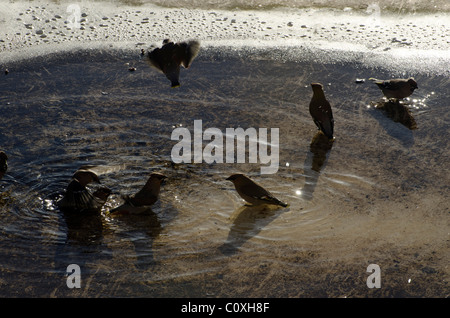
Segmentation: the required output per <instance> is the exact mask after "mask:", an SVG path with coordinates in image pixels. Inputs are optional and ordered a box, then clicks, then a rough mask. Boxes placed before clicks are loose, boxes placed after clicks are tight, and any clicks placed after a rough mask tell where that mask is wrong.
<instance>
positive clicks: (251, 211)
mask: <svg viewBox="0 0 450 318" xmlns="http://www.w3.org/2000/svg"><path fill="white" fill-rule="evenodd" d="M286 210H289V209H282V208H280V207H276V206H271V205H262V206H250V205H243V206H241V207H240V208H238V209H237V210H236V211H234V212H233V215H232V216H231V217H230V218H231V219H232V220H233V224H232V225H231V227H230V232H229V233H228V237H227V240H226V242H225V243H224V244H223V245H222V246H220V247H219V250H220V251H221V252H222V253H223V254H224V255H232V254H234V253H236V252H237V251H238V250H239V247H240V246H242V245H243V244H244V243H245V242H246V241H247V240H249V239H251V238H252V237H254V236H255V235H257V234H258V233H259V232H260V231H261V229H262V228H264V227H265V226H267V224H269V223H270V222H271V221H273V220H274V219H275V218H276V217H277V216H279V214H281V213H283V212H284V211H286Z"/></svg>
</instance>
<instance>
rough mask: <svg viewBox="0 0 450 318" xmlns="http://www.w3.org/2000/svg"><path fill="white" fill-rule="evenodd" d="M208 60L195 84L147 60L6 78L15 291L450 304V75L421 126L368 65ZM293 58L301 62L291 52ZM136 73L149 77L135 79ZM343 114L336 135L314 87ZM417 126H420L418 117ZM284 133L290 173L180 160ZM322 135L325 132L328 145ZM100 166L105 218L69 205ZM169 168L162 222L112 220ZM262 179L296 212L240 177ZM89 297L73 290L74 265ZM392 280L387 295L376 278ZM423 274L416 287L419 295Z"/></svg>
mask: <svg viewBox="0 0 450 318" xmlns="http://www.w3.org/2000/svg"><path fill="white" fill-rule="evenodd" d="M283 50H284V49H282V48H280V49H278V50H273V49H240V50H239V49H235V48H233V49H226V48H205V49H203V50H202V51H201V54H200V55H199V56H198V58H197V59H196V60H195V62H194V63H193V65H192V68H191V69H189V70H182V73H181V84H182V86H181V87H180V88H178V89H171V88H170V85H169V82H168V81H167V79H166V78H165V77H164V76H163V75H161V74H159V73H157V72H155V71H153V70H151V69H150V68H149V67H148V66H147V65H146V64H144V62H143V61H142V60H141V59H140V56H139V49H136V50H126V51H123V50H117V51H116V50H105V51H102V50H100V51H98V50H83V51H75V52H70V53H61V54H55V55H49V56H46V57H39V58H36V59H29V60H24V61H22V62H21V63H16V64H14V65H13V66H10V73H9V74H8V75H3V76H2V79H1V82H0V90H1V92H2V93H1V95H0V96H1V97H0V103H1V105H2V106H1V107H2V113H3V115H2V119H1V123H2V130H1V134H0V144H1V147H2V149H4V150H5V151H6V152H7V153H8V156H9V161H8V162H9V170H8V173H7V175H6V176H5V177H4V178H3V180H2V181H1V190H2V193H1V206H0V211H1V212H0V218H1V222H0V224H1V225H0V230H1V232H2V233H1V236H0V237H1V239H0V255H1V256H0V258H1V259H2V263H1V270H0V275H1V276H0V284H1V286H2V288H1V289H0V290H1V294H2V295H3V296H41V297H42V296H43V297H53V296H56V297H61V296H88V297H91V296H97V297H106V296H144V297H161V296H165V297H235V296H238V297H239V296H240V297H299V296H300V297H315V296H329V297H342V296H375V297H376V296H419V297H427V296H431V297H441V296H445V295H448V274H449V273H448V266H447V264H448V255H449V254H448V225H449V224H448V216H449V207H448V200H447V197H448V184H449V182H448V181H449V178H448V176H449V175H448V163H447V161H448V160H447V158H448V154H449V153H448V149H449V148H448V140H447V138H445V135H446V134H447V133H448V120H449V118H448V113H447V112H446V111H445V109H446V107H447V106H448V103H446V101H447V100H448V99H449V97H450V96H449V92H450V91H449V89H448V88H449V87H450V82H449V80H448V77H446V76H442V75H436V74H423V73H420V72H412V73H409V74H406V75H407V76H414V77H415V78H416V80H417V82H418V83H419V90H417V91H415V92H414V94H413V95H412V98H411V99H409V100H408V101H406V103H407V105H406V108H407V114H409V115H408V116H412V118H413V120H414V122H415V124H416V126H415V127H411V126H410V127H407V125H406V126H405V125H404V124H402V123H401V122H398V120H399V119H393V118H390V117H389V116H388V114H386V113H385V112H383V111H382V110H381V109H376V108H375V106H374V104H373V103H376V102H379V101H380V100H381V97H382V96H381V92H380V91H379V90H378V88H377V87H376V86H375V85H373V84H371V83H370V82H368V81H366V82H364V83H356V81H355V80H356V78H364V79H366V80H367V79H368V78H369V77H373V76H376V77H379V78H389V77H390V76H392V75H393V74H392V72H389V71H387V70H385V69H382V68H375V67H367V66H365V65H364V64H363V63H347V62H336V63H307V62H304V61H301V60H292V59H283V58H279V57H280V56H286V55H288V54H287V53H288V51H283ZM289 52H290V54H291V53H292V51H289ZM130 66H134V67H136V71H134V72H130V71H129V70H128V68H129V67H130ZM315 81H320V82H322V83H323V84H324V85H325V94H326V96H327V98H328V99H329V100H330V102H331V103H332V106H333V112H334V117H335V121H336V126H335V127H336V128H335V131H336V133H335V135H336V140H335V142H334V143H333V145H332V147H331V148H330V147H328V148H327V147H324V146H323V144H320V142H319V143H318V144H316V143H312V142H313V140H314V138H315V136H316V133H317V130H316V128H315V126H314V123H313V122H312V120H311V118H310V115H309V112H308V104H309V100H310V98H311V95H312V91H311V88H310V86H309V84H310V83H311V82H315ZM408 118H409V119H411V117H408ZM195 119H201V120H202V121H203V129H206V128H210V127H215V128H219V129H220V130H221V131H223V132H225V129H226V128H237V127H242V128H244V129H246V128H249V127H256V128H279V129H280V167H279V170H278V172H277V173H276V174H273V175H260V164H227V163H224V164H211V165H208V164H206V163H202V164H195V163H192V164H173V163H172V160H171V157H170V154H171V149H172V147H173V146H174V144H175V143H176V142H175V141H172V140H171V139H170V138H171V133H172V131H173V130H174V129H175V127H187V128H189V129H190V130H191V131H192V129H193V121H194V120H195ZM316 137H317V136H316ZM83 164H94V165H101V166H105V167H106V170H105V171H106V172H105V173H104V174H102V175H101V177H100V178H101V181H102V183H103V184H104V185H106V186H108V187H110V188H111V189H112V190H113V191H114V194H113V195H112V196H111V197H110V199H109V200H108V202H107V204H106V206H105V208H104V210H103V211H102V214H101V215H99V216H96V217H92V218H90V219H89V220H87V219H83V220H77V219H75V220H74V219H68V218H65V216H64V215H63V214H62V213H61V212H60V211H59V210H58V209H57V208H56V206H55V201H56V200H57V199H58V198H59V197H60V196H61V194H62V193H63V191H64V189H65V187H66V185H67V183H68V182H69V179H70V177H71V175H72V173H73V172H74V171H75V170H76V169H77V168H78V167H79V166H81V165H83ZM152 171H162V172H164V173H165V174H166V175H167V176H168V177H169V178H168V180H167V182H166V184H165V185H164V186H163V188H162V191H161V197H160V200H159V201H158V202H157V203H156V204H155V206H154V207H153V209H152V211H151V212H149V213H148V214H145V215H139V216H133V217H126V216H122V217H112V216H110V215H109V214H108V211H109V209H111V208H113V207H115V206H117V205H118V204H119V203H120V197H119V193H125V194H131V193H133V192H134V191H137V190H138V189H139V188H140V187H141V186H142V185H143V184H144V182H145V180H146V178H147V176H148V175H149V173H150V172H152ZM236 171H240V172H244V173H246V174H248V175H250V176H252V177H253V178H254V179H255V180H257V181H258V182H259V183H261V184H262V185H264V186H265V187H266V188H268V189H269V190H270V191H271V192H272V193H273V194H275V195H276V196H278V197H279V198H280V199H282V200H284V201H287V202H288V203H289V204H290V205H289V207H288V208H280V209H275V208H265V209H261V208H251V207H246V206H244V205H243V201H242V200H241V199H240V198H239V197H238V196H237V194H236V192H235V190H234V188H233V186H232V184H231V183H230V182H229V181H226V180H225V178H226V177H228V176H229V175H230V174H231V173H234V172H236ZM72 263H75V264H78V265H79V266H80V267H81V277H82V286H83V288H81V289H69V288H67V286H66V268H67V266H68V265H69V264H72ZM370 263H377V264H379V265H380V266H381V268H382V271H383V281H382V284H383V287H384V288H382V289H380V290H379V291H377V290H372V289H368V288H367V286H366V278H367V276H368V275H369V274H368V273H366V268H367V266H368V265H369V264H370ZM408 279H411V281H410V282H408Z"/></svg>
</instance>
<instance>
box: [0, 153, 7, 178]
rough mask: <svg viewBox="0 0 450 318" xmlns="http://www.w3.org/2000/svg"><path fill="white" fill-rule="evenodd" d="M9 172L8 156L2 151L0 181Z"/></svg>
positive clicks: (0, 156)
mask: <svg viewBox="0 0 450 318" xmlns="http://www.w3.org/2000/svg"><path fill="white" fill-rule="evenodd" d="M7 170H8V156H7V155H6V153H5V152H4V151H0V180H1V179H2V178H3V176H4V175H5V173H6V171H7Z"/></svg>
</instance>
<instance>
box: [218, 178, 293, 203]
mask: <svg viewBox="0 0 450 318" xmlns="http://www.w3.org/2000/svg"><path fill="white" fill-rule="evenodd" d="M226 180H229V181H231V182H233V184H234V187H235V188H236V191H237V193H238V194H239V195H240V196H241V198H242V199H244V200H245V201H246V202H248V203H250V204H252V205H260V204H273V205H279V206H282V207H287V206H288V204H287V203H284V202H282V201H280V200H278V199H277V198H276V197H275V196H274V195H273V194H271V193H270V192H269V191H267V190H266V189H264V188H263V187H262V186H260V185H259V184H257V183H256V182H254V181H253V180H251V179H250V178H249V177H247V176H245V175H244V174H241V173H237V174H233V175H231V176H229V177H228V178H227V179H226Z"/></svg>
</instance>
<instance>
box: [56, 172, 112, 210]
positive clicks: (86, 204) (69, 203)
mask: <svg viewBox="0 0 450 318" xmlns="http://www.w3.org/2000/svg"><path fill="white" fill-rule="evenodd" d="M93 182H94V183H99V184H100V180H99V178H98V176H97V174H96V173H95V172H93V171H92V170H89V169H88V168H86V167H82V168H80V169H78V170H77V171H76V172H75V173H74V174H73V176H72V180H71V181H70V183H69V185H68V186H67V189H66V192H65V193H64V196H63V197H62V198H61V199H60V200H59V201H58V202H57V206H58V207H59V208H60V209H61V210H63V211H66V212H99V211H100V210H101V208H102V206H103V205H104V204H105V202H106V200H107V199H108V196H109V195H110V194H111V190H110V189H108V188H107V187H100V188H98V189H97V190H95V191H94V192H91V191H90V190H89V189H88V188H87V187H86V186H87V185H88V184H90V183H93Z"/></svg>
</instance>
